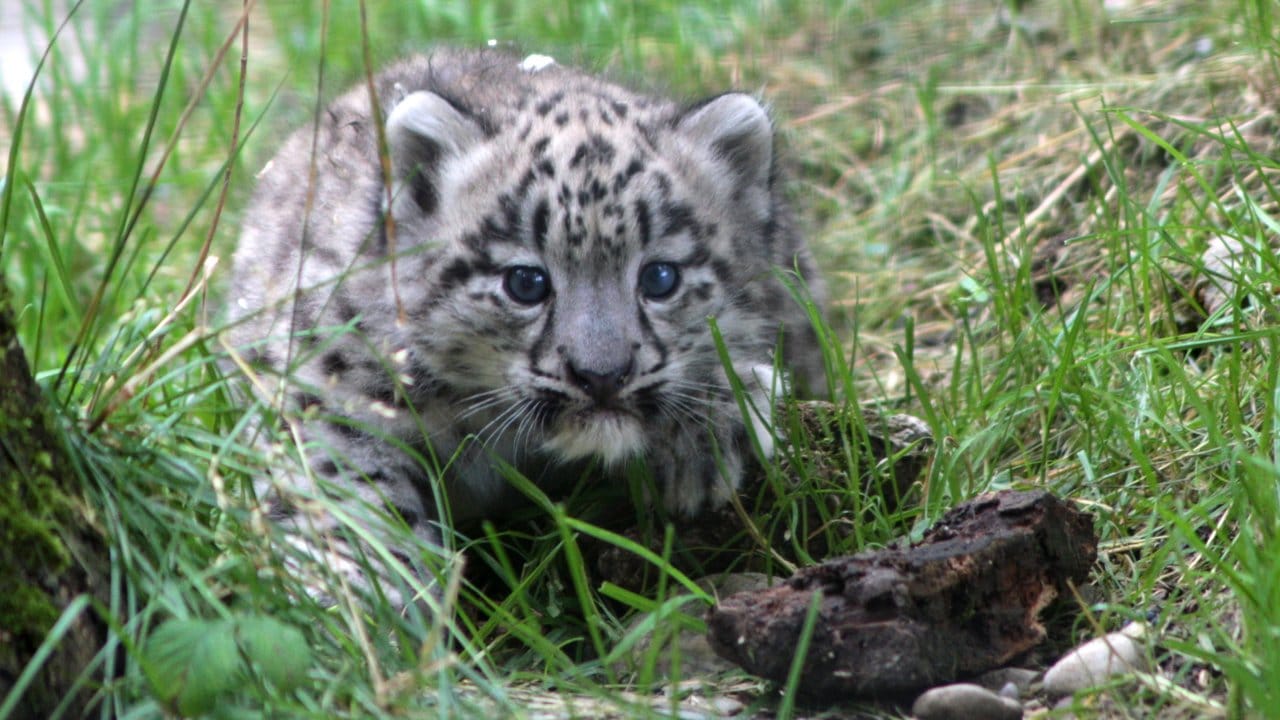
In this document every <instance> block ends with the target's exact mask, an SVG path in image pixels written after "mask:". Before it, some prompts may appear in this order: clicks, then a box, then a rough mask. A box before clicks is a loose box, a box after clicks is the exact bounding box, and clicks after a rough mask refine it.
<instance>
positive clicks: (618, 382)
mask: <svg viewBox="0 0 1280 720" xmlns="http://www.w3.org/2000/svg"><path fill="white" fill-rule="evenodd" d="M373 84H374V89H375V90H376V97H377V101H378V104H379V107H378V108H377V109H376V110H372V109H371V105H370V89H369V88H368V87H367V86H365V85H361V86H358V87H356V88H355V89H353V90H351V91H350V92H348V93H346V94H345V95H342V96H341V97H339V98H338V99H337V100H336V101H334V102H333V103H332V104H331V105H330V106H329V107H328V108H327V109H326V110H324V111H323V112H322V113H321V114H320V116H319V118H318V120H317V123H316V125H315V126H314V127H312V126H307V127H305V128H303V129H301V130H300V131H298V132H297V133H295V134H294V135H293V136H292V137H291V138H289V140H288V141H287V142H285V143H284V145H283V146H282V147H281V149H280V150H279V152H278V153H277V154H276V156H275V158H274V159H273V160H271V162H269V163H268V164H267V166H266V167H265V168H264V169H263V170H262V172H261V174H260V176H259V185H258V188H257V191H256V194H255V196H254V199H253V201H252V204H251V206H250V208H249V209H248V211H247V213H246V215H245V218H246V219H245V222H244V227H243V231H242V235H241V238H240V243H239V248H238V250H237V251H236V254H235V260H234V266H235V272H234V279H233V287H232V293H231V303H230V304H231V315H232V317H233V319H234V320H235V321H236V324H235V325H234V326H233V328H232V330H231V331H230V335H231V337H230V339H231V342H232V345H233V346H235V347H237V348H239V351H240V352H241V353H242V355H243V356H244V357H245V358H246V359H247V360H249V361H250V362H251V363H252V364H253V365H255V366H256V367H257V368H258V372H264V371H265V372H267V373H270V374H272V375H273V376H274V377H275V378H277V379H279V378H287V382H286V383H285V387H286V388H287V389H286V391H285V395H284V398H285V403H286V405H287V406H288V407H289V408H291V410H292V411H293V412H295V413H297V414H298V415H299V416H300V417H302V418H303V421H302V423H301V428H302V431H301V434H302V439H303V440H304V442H305V444H306V447H307V453H308V464H309V466H310V470H311V473H310V474H308V473H304V472H302V471H301V470H300V469H299V470H292V471H289V470H286V471H284V478H285V483H286V484H288V483H294V484H303V485H306V483H307V481H306V480H304V478H306V477H310V476H314V477H317V478H320V479H321V480H324V481H328V484H330V485H332V486H336V487H345V488H347V489H348V490H349V491H351V492H352V493H353V495H354V497H357V498H361V499H363V500H364V501H368V502H374V503H379V502H387V503H389V504H390V505H391V506H393V508H394V509H395V511H397V512H398V514H399V516H400V517H401V518H403V519H404V520H405V521H406V522H407V523H409V525H410V526H411V527H413V528H414V529H415V532H416V533H417V534H418V535H419V536H420V537H421V538H423V539H424V540H427V541H428V542H430V541H433V540H435V541H438V538H439V535H438V530H439V528H438V527H437V526H436V525H435V523H436V522H438V521H440V517H441V516H440V511H439V510H438V509H437V502H436V498H437V497H444V498H447V501H448V506H447V507H448V512H449V514H450V515H449V517H450V519H451V520H452V521H453V522H454V523H455V524H456V523H459V522H465V521H467V520H472V519H475V518H478V517H481V516H492V515H495V514H500V513H502V512H503V510H504V508H508V507H510V502H511V500H512V498H511V496H512V494H513V491H511V490H510V489H509V487H508V483H507V481H506V480H505V479H504V476H503V475H502V474H501V473H500V472H499V470H498V469H496V468H495V461H497V460H501V461H503V462H505V463H508V464H510V465H513V466H515V467H516V468H518V469H519V470H521V471H522V472H523V473H524V474H525V475H526V476H528V477H529V478H530V479H532V480H534V481H535V482H539V483H544V484H553V483H554V481H555V479H556V478H557V476H558V475H564V474H566V473H565V469H564V468H565V467H567V466H570V465H572V464H575V463H577V462H578V461H583V460H591V459H594V460H596V461H598V462H599V466H600V468H601V470H602V472H603V475H604V476H605V477H608V476H609V474H610V471H615V473H616V471H617V470H618V468H620V466H621V465H622V464H623V463H624V461H626V460H628V459H630V458H637V457H638V458H642V459H643V460H644V461H645V463H646V464H647V467H648V468H649V469H650V471H651V473H652V475H653V477H654V480H655V485H656V488H657V489H658V491H659V493H660V494H661V498H660V501H661V502H662V503H664V504H665V506H666V507H667V508H668V509H669V510H671V511H673V512H676V513H678V514H682V515H686V516H688V515H692V514H694V513H697V512H698V511H700V510H702V509H704V508H707V507H709V506H714V505H716V504H719V503H722V502H724V501H725V500H726V499H727V498H728V497H729V496H730V494H731V493H732V491H733V490H734V488H735V487H736V485H737V483H738V481H739V476H740V475H741V473H742V469H743V461H744V458H745V457H746V456H747V454H748V453H750V452H752V450H751V448H750V441H749V437H748V431H747V427H746V424H745V423H744V420H743V417H742V414H741V413H740V411H739V406H738V404H737V403H736V401H735V400H734V398H733V395H732V394H731V392H730V390H729V383H728V380H727V379H726V373H725V371H724V368H723V365H722V363H721V359H720V357H719V355H718V353H717V351H716V347H715V344H714V342H713V339H712V333H711V332H710V330H709V327H708V318H712V317H714V318H715V320H716V322H717V324H718V326H719V329H720V332H721V333H722V335H723V338H724V342H725V344H726V345H727V347H728V354H729V357H730V358H731V360H732V365H733V369H734V370H735V371H736V373H737V374H738V375H739V376H740V377H742V378H743V379H744V381H745V382H746V384H747V387H748V388H749V389H750V390H751V391H752V393H753V394H754V401H755V404H756V406H757V407H759V408H760V409H762V410H764V411H765V412H766V413H767V412H768V408H769V407H770V405H771V402H770V398H771V397H772V394H773V393H775V392H777V390H778V388H779V387H781V386H782V385H783V382H782V378H774V373H773V368H774V367H775V365H781V366H783V367H785V368H788V369H789V374H790V376H791V377H790V383H791V384H794V385H796V386H801V387H803V386H808V387H812V388H819V387H825V385H824V381H823V379H822V377H821V366H820V359H819V358H820V353H819V352H818V351H817V349H816V342H815V336H814V334H813V331H812V329H811V327H810V323H809V320H808V319H807V317H806V315H805V313H804V312H803V310H802V308H801V306H800V305H799V304H798V303H796V302H794V301H793V299H792V298H791V296H790V294H789V292H788V290H787V289H786V288H785V287H784V284H783V282H781V281H780V279H779V274H780V272H779V271H781V272H782V273H788V272H789V273H792V275H794V271H795V270H797V269H798V271H799V275H800V278H801V279H802V280H803V282H804V284H806V285H807V287H808V289H809V291H810V293H814V294H816V293H819V292H820V286H819V279H818V277H817V274H816V271H815V268H814V263H813V260H812V258H811V256H810V254H809V251H808V249H807V248H806V246H805V243H804V241H803V239H802V238H801V237H800V236H799V235H798V234H797V232H796V230H795V228H794V226H793V224H792V220H791V217H790V215H789V213H788V210H787V208H786V207H785V205H784V203H783V199H782V192H781V189H780V188H779V181H778V175H777V172H776V167H777V163H776V162H775V152H774V138H773V127H772V125H771V123H770V120H769V116H768V114H767V113H766V111H765V110H764V108H762V107H761V105H760V104H759V103H758V102H757V101H756V100H755V99H753V98H752V97H750V96H748V95H745V94H741V93H726V94H722V95H718V96H714V97H711V98H709V99H707V100H704V101H702V102H699V103H694V104H692V105H680V104H677V103H675V102H672V101H670V100H666V99H663V98H660V97H653V96H649V95H643V94H638V93H636V92H634V91H631V90H628V89H625V88H623V87H619V86H618V85H615V84H612V83H610V82H607V81H605V80H602V79H600V78H598V77H595V76H593V75H589V74H584V73H581V72H577V71H574V70H571V69H567V68H564V67H562V66H559V65H556V64H554V63H549V62H547V61H545V60H542V59H540V58H538V57H537V56H534V57H531V58H529V59H526V60H525V61H524V62H521V60H520V59H519V58H516V57H513V56H510V55H508V54H505V53H501V52H497V51H460V50H439V51H436V52H434V53H433V54H430V55H425V56H421V57H414V58H410V59H407V60H404V61H401V62H399V63H397V64H394V65H392V66H391V67H389V68H387V69H386V70H385V71H384V72H382V73H380V74H379V75H377V76H376V77H375V78H374V83H373ZM379 123H381V124H382V126H381V128H379V127H378V125H379ZM380 134H381V135H382V137H383V138H385V144H384V145H383V147H385V149H386V154H387V160H388V161H389V162H387V163H386V164H385V165H384V163H383V162H382V160H381V159H380V154H379V144H380V138H379V136H380ZM384 168H385V172H386V173H388V174H386V175H384ZM781 331H785V337H782V333H781ZM780 337H782V347H783V348H784V351H785V358H782V359H781V361H780V362H778V363H775V358H774V357H773V354H774V350H775V348H776V347H777V345H778V342H779V339H780ZM759 436H760V439H761V440H762V441H763V442H764V443H765V444H766V446H767V445H768V444H769V441H770V435H769V433H768V432H760V433H759ZM713 448H714V449H713ZM432 450H433V451H434V457H435V458H437V459H438V462H439V464H440V465H442V466H445V465H447V467H446V468H445V470H444V472H443V473H442V475H443V476H442V477H441V478H435V477H433V472H432V470H431V469H430V468H431V467H432V464H431V463H430V462H426V461H424V458H428V457H431V451H432ZM279 484H280V474H279V472H278V471H277V478H276V485H277V487H278V486H279ZM267 487H268V486H265V485H264V487H263V488H260V490H259V492H260V493H263V492H266V488H267ZM437 491H441V492H439V493H438V494H437ZM267 495H268V497H270V496H271V493H268V494H267ZM275 510H276V511H277V512H278V513H279V514H281V515H287V514H288V513H289V512H290V511H289V509H288V507H287V503H277V507H276V509H275Z"/></svg>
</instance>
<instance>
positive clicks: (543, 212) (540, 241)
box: [533, 200, 551, 250]
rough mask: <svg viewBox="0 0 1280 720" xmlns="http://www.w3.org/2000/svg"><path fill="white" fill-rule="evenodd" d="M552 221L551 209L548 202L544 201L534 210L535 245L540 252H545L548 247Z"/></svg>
mask: <svg viewBox="0 0 1280 720" xmlns="http://www.w3.org/2000/svg"><path fill="white" fill-rule="evenodd" d="M550 221H551V208H550V207H549V206H548V205H547V201H546V200H542V201H540V202H539V203H538V206H537V207H536V208H534V210H533V243H534V245H536V246H537V247H538V250H543V249H545V248H546V246H547V225H548V223H549V222H550Z"/></svg>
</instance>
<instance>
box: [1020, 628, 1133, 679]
mask: <svg viewBox="0 0 1280 720" xmlns="http://www.w3.org/2000/svg"><path fill="white" fill-rule="evenodd" d="M1145 634H1146V626H1145V625H1144V624H1143V623H1130V624H1129V625H1127V626H1125V628H1124V629H1122V630H1120V631H1119V632H1113V633H1110V634H1108V635H1104V636H1103V637H1100V638H1094V639H1093V640H1090V641H1089V642H1087V643H1085V644H1083V645H1081V646H1080V647H1078V648H1076V649H1075V650H1072V651H1071V652H1069V653H1067V654H1066V655H1065V656H1063V657H1062V659H1061V660H1059V661H1058V662H1056V663H1054V665H1053V667H1051V668H1049V671H1048V672H1046V673H1045V674H1044V691H1045V693H1047V694H1048V695H1049V696H1051V697H1061V696H1063V695H1071V694H1072V693H1075V692H1076V691H1079V690H1083V689H1085V688H1090V687H1096V686H1098V685H1101V684H1103V683H1105V682H1107V681H1108V680H1109V679H1111V678H1112V677H1114V676H1116V675H1123V674H1127V673H1131V672H1140V671H1142V670H1145V669H1146V668H1147V656H1146V648H1145V647H1144V643H1143V642H1142V639H1143V637H1144V636H1145Z"/></svg>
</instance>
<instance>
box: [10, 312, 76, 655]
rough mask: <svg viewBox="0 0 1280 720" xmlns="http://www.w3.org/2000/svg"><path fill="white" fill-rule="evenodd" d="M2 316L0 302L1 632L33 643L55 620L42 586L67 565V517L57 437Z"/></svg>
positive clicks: (48, 594) (50, 600) (54, 607)
mask: <svg viewBox="0 0 1280 720" xmlns="http://www.w3.org/2000/svg"><path fill="white" fill-rule="evenodd" d="M6 311H7V303H4V302H3V297H2V296H0V373H2V374H0V628H4V629H5V631H6V633H7V634H8V635H9V636H10V637H12V638H15V639H18V640H20V641H21V640H26V641H30V640H32V639H35V638H39V637H42V636H43V635H44V634H45V633H46V632H47V631H48V629H49V627H50V626H51V625H52V624H53V622H54V621H56V620H57V618H58V614H59V609H58V607H57V604H56V601H55V599H54V598H53V597H51V592H52V591H51V590H49V589H48V588H49V587H53V586H52V585H48V586H47V585H46V584H45V582H46V581H47V580H48V579H50V578H53V577H57V576H58V575H59V574H60V573H62V572H63V571H65V570H66V569H67V568H68V567H69V565H70V564H71V555H70V553H69V551H68V549H67V546H66V544H65V543H64V542H63V541H62V539H61V538H60V537H59V534H58V529H59V527H61V526H62V525H63V524H65V523H66V522H69V521H70V520H69V518H70V517H71V513H70V512H69V509H70V504H69V502H68V501H67V498H66V495H65V494H64V492H63V490H62V485H61V483H60V480H61V477H60V476H61V475H62V471H63V467H62V466H60V465H59V463H58V462H57V461H56V458H57V457H58V456H59V455H60V452H59V447H58V443H57V436H56V434H55V433H54V432H53V431H52V427H51V422H50V420H49V418H48V415H47V414H46V413H45V412H44V409H45V408H44V404H43V402H42V400H41V397H40V394H39V392H38V389H37V388H36V387H35V385H34V382H33V381H32V379H31V375H30V372H29V371H28V369H27V364H26V358H25V356H24V355H23V353H22V348H21V347H20V346H19V345H18V343H17V340H16V338H15V337H14V334H13V328H12V326H11V325H10V324H9V323H8V319H9V317H10V316H8V315H7V313H6Z"/></svg>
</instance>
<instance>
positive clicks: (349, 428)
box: [329, 422, 369, 440]
mask: <svg viewBox="0 0 1280 720" xmlns="http://www.w3.org/2000/svg"><path fill="white" fill-rule="evenodd" d="M329 427H331V428H333V431H334V432H336V433H338V434H339V435H341V436H342V437H344V438H346V439H347V440H367V439H368V438H369V434H368V433H366V432H365V431H363V430H361V429H360V428H358V427H356V426H354V425H351V424H349V423H346V422H331V423H329Z"/></svg>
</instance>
